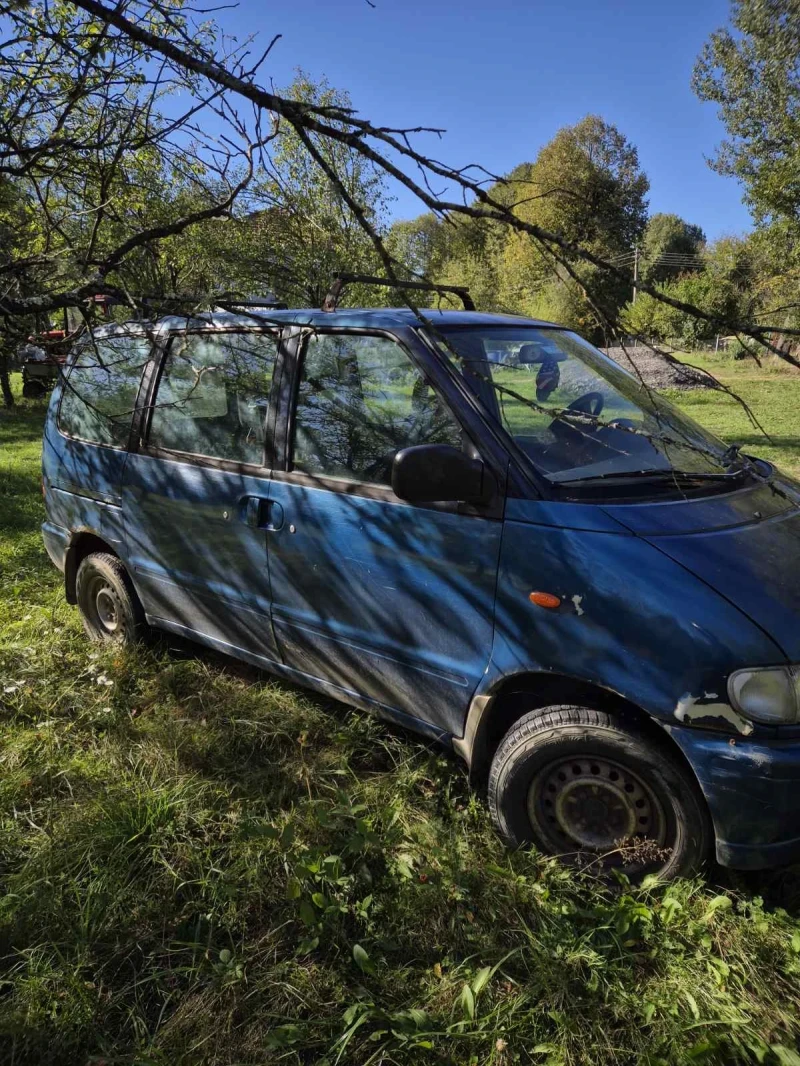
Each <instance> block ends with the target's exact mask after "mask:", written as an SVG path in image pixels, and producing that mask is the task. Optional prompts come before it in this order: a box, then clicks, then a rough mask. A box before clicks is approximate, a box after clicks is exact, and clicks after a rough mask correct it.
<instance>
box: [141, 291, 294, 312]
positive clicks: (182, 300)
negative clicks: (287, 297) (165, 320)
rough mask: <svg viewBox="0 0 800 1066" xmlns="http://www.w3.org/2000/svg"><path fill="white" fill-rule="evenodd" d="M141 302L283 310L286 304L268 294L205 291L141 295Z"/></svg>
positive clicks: (146, 303) (150, 305) (144, 304)
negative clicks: (242, 295) (241, 296)
mask: <svg viewBox="0 0 800 1066" xmlns="http://www.w3.org/2000/svg"><path fill="white" fill-rule="evenodd" d="M141 303H142V306H143V307H152V306H155V305H156V304H202V303H215V304H218V305H219V306H220V307H223V306H225V305H226V304H227V305H228V306H229V307H268V308H270V309H271V310H273V311H285V310H286V308H287V306H288V305H287V304H285V303H283V301H282V300H276V299H274V298H270V297H268V296H264V297H263V298H261V299H252V298H251V299H241V300H240V299H239V298H238V297H235V296H227V295H225V294H222V295H216V294H214V293H213V292H212V293H205V294H204V295H203V296H191V295H183V294H180V293H167V294H166V295H164V296H142V297H141Z"/></svg>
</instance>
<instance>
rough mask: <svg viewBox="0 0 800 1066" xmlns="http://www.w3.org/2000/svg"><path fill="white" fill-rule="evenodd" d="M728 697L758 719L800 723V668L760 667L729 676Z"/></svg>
mask: <svg viewBox="0 0 800 1066" xmlns="http://www.w3.org/2000/svg"><path fill="white" fill-rule="evenodd" d="M728 696H729V698H730V701H731V703H732V704H733V706H734V707H735V708H736V710H737V711H741V713H742V714H744V715H746V716H747V717H748V718H752V719H753V721H754V722H766V723H767V724H768V725H792V724H794V723H796V722H800V667H796V666H794V667H792V666H758V667H754V668H753V669H751V670H737V671H736V673H733V674H731V676H730V677H729V678H728Z"/></svg>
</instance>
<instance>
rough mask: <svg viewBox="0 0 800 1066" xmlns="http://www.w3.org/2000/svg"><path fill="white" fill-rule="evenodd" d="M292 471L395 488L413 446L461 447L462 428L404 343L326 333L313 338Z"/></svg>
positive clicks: (299, 408)
mask: <svg viewBox="0 0 800 1066" xmlns="http://www.w3.org/2000/svg"><path fill="white" fill-rule="evenodd" d="M294 427H295V428H294V451H293V467H294V469H295V470H302V471H305V472H306V473H310V474H327V475H329V476H332V477H340V478H348V479H350V480H354V481H365V482H369V483H371V484H376V485H390V484H391V475H392V461H393V459H394V456H395V453H396V452H397V451H399V450H400V449H401V448H407V447H410V446H411V445H414V444H452V445H453V446H454V447H456V448H460V447H461V441H462V435H461V427H460V426H459V424H458V423H457V422H456V420H455V419H454V418H453V416H452V415H451V413H450V411H449V410H448V408H447V407H446V406H445V405H444V403H443V402H442V400H440V399H439V397H438V395H437V394H436V393H435V392H434V391H433V389H432V388H431V387H430V385H429V384H428V383H427V381H426V380H425V378H424V377H423V376H422V374H421V373H420V372H419V370H417V368H416V367H415V366H414V364H413V363H412V362H411V360H410V359H409V357H408V356H407V355H406V353H405V352H404V351H403V349H402V348H401V347H400V345H399V344H397V343H395V341H393V340H391V339H389V338H388V337H373V336H368V335H366V334H325V333H320V334H316V335H315V336H312V337H310V338H309V339H308V342H307V344H306V350H305V358H304V360H303V371H302V375H301V378H300V387H299V391H298V397H297V409H296V413H295V422H294Z"/></svg>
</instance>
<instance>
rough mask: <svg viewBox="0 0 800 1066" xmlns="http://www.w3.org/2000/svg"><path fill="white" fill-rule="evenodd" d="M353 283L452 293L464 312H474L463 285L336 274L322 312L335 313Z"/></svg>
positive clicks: (367, 275) (470, 298) (471, 300)
mask: <svg viewBox="0 0 800 1066" xmlns="http://www.w3.org/2000/svg"><path fill="white" fill-rule="evenodd" d="M353 281H358V282H361V283H362V284H364V285H384V286H386V288H389V289H422V290H424V291H425V292H438V293H442V294H444V293H453V295H455V296H458V297H459V299H460V300H461V302H462V303H463V305H464V310H465V311H474V310H475V302H474V301H473V299H472V297H471V296H470V294H469V289H468V288H467V287H466V286H465V285H434V284H433V282H431V281H392V280H391V278H373V277H371V276H370V275H369V274H337V275H336V277H335V278H334V279H333V281H332V282H331V287H330V288H329V289H328V295H327V296H326V297H325V300H324V302H323V304H322V310H323V311H335V310H336V308H337V306H338V304H339V297H340V296H341V294H342V289H344V287H345V285H349V284H350V283H351V282H353Z"/></svg>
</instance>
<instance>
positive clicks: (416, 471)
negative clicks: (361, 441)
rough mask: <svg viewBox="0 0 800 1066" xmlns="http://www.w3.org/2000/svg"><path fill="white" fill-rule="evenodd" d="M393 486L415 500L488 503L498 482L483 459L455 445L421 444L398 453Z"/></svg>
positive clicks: (393, 466)
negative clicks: (495, 483)
mask: <svg viewBox="0 0 800 1066" xmlns="http://www.w3.org/2000/svg"><path fill="white" fill-rule="evenodd" d="M392 489H393V491H394V494H395V496H399V497H400V499H401V500H410V501H413V502H414V503H430V502H432V501H434V500H438V501H445V500H453V501H459V502H463V503H485V502H487V501H488V500H489V499H490V498H491V496H492V493H493V491H494V483H493V479H492V477H491V475H490V474H489V472H488V470H487V469H486V467H485V465H484V464H483V463H482V462H481V460H480V459H471V458H470V457H469V456H468V455H465V454H464V452H462V451H459V449H458V448H454V447H453V446H452V445H451V444H418V445H416V446H415V447H413V448H402V449H401V450H400V451H399V452H398V453H397V454H396V455H395V457H394V462H393V463H392Z"/></svg>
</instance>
